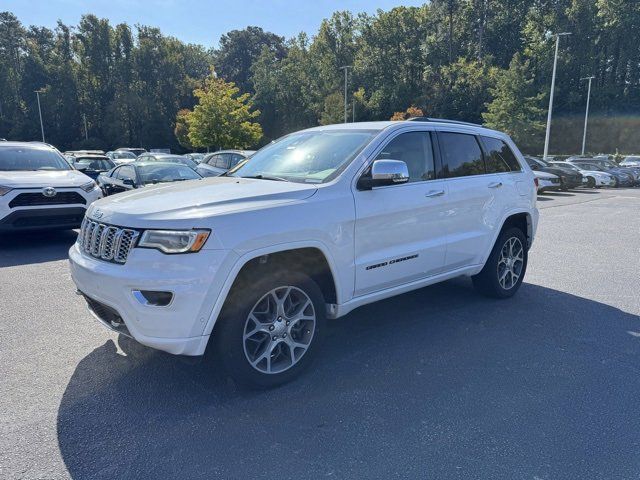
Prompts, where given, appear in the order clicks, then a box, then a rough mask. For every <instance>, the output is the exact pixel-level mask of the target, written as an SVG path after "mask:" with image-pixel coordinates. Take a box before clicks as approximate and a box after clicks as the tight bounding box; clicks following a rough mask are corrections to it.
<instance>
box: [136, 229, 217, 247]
mask: <svg viewBox="0 0 640 480" xmlns="http://www.w3.org/2000/svg"><path fill="white" fill-rule="evenodd" d="M210 233H211V232H210V231H209V230H183V231H181V230H145V232H144V233H143V234H142V237H140V243H138V246H140V247H147V248H155V249H158V250H160V251H161V252H164V253H190V252H199V251H200V249H201V248H202V247H203V245H204V244H205V242H206V241H207V238H209V234H210Z"/></svg>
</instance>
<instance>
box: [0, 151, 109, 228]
mask: <svg viewBox="0 0 640 480" xmlns="http://www.w3.org/2000/svg"><path fill="white" fill-rule="evenodd" d="M100 197H102V193H101V191H100V189H99V188H98V186H97V185H96V182H94V181H93V180H91V179H90V178H89V177H87V176H86V175H85V174H84V173H82V172H79V171H78V170H75V169H73V168H72V167H71V166H70V165H69V164H68V163H67V161H66V160H65V158H64V157H63V156H62V154H61V153H60V152H58V151H57V150H56V149H55V148H53V147H51V146H49V145H46V144H38V143H34V142H2V144H1V145H0V231H17V230H39V229H70V228H77V227H79V226H80V223H81V222H82V218H83V217H84V214H85V211H86V209H87V207H88V206H89V205H90V204H91V203H92V202H93V201H94V200H97V199H98V198H100Z"/></svg>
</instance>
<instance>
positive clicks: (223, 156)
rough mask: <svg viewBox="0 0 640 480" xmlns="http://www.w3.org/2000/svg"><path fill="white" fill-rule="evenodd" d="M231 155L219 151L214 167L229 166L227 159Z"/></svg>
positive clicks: (226, 167) (225, 167)
mask: <svg viewBox="0 0 640 480" xmlns="http://www.w3.org/2000/svg"><path fill="white" fill-rule="evenodd" d="M230 157H231V155H229V154H228V153H221V154H220V155H219V156H218V160H217V161H216V167H218V168H224V169H228V168H229V163H230V162H229V160H230Z"/></svg>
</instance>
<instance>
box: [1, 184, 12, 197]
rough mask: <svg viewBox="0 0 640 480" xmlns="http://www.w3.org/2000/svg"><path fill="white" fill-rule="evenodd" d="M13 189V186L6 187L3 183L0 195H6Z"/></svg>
mask: <svg viewBox="0 0 640 480" xmlns="http://www.w3.org/2000/svg"><path fill="white" fill-rule="evenodd" d="M11 190H13V188H11V187H5V186H3V185H0V197H1V196H2V195H5V194H7V193H9V192H10V191H11Z"/></svg>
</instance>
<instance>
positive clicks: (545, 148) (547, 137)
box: [542, 32, 571, 161]
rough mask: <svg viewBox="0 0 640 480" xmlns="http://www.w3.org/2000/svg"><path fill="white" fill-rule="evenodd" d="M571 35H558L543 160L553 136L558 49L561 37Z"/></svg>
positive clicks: (545, 157) (565, 33)
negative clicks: (552, 121) (552, 124)
mask: <svg viewBox="0 0 640 480" xmlns="http://www.w3.org/2000/svg"><path fill="white" fill-rule="evenodd" d="M565 35H571V33H569V32H562V33H557V34H556V53H555V55H554V57H553V73H552V75H551V93H550V94H549V111H548V112H547V132H546V134H545V137H544V154H543V155H542V158H543V159H544V160H545V161H546V160H547V154H548V153H549V137H550V135H551V115H552V112H553V91H554V89H555V88H556V67H557V65H558V48H559V47H560V37H562V36H565Z"/></svg>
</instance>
